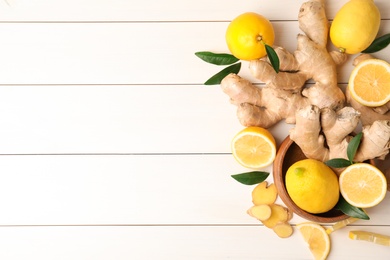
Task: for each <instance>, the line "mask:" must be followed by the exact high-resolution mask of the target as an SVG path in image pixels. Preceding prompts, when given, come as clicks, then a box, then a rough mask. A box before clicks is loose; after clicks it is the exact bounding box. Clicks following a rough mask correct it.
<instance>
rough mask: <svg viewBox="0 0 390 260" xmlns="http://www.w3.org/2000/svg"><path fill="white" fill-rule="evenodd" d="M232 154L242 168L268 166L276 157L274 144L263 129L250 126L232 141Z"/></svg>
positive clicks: (267, 132) (269, 135)
mask: <svg viewBox="0 0 390 260" xmlns="http://www.w3.org/2000/svg"><path fill="white" fill-rule="evenodd" d="M231 149H232V154H233V156H234V158H235V159H236V160H237V161H238V162H239V163H240V164H241V165H243V166H244V167H247V168H252V169H257V168H263V167H266V166H268V165H270V164H271V163H272V162H273V161H274V160H275V156H276V142H275V138H274V137H273V136H272V134H271V133H270V132H269V131H268V130H267V129H265V128H261V127H256V126H250V127H246V128H244V129H243V130H241V131H240V132H238V133H237V134H236V135H235V136H234V138H233V140H232V146H231Z"/></svg>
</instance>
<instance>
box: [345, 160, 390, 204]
mask: <svg viewBox="0 0 390 260" xmlns="http://www.w3.org/2000/svg"><path fill="white" fill-rule="evenodd" d="M339 185H340V192H341V195H342V196H343V197H344V199H345V200H346V201H347V202H348V203H349V204H351V205H353V206H355V207H359V208H370V207H373V206H376V205H378V204H379V203H380V202H381V201H382V200H383V199H384V198H385V195H386V192H387V181H386V178H385V176H384V174H383V173H382V172H381V171H380V170H379V169H378V168H376V167H375V166H373V165H371V164H368V163H355V164H352V165H351V166H348V167H347V168H346V169H345V170H344V171H343V172H342V173H341V174H340V177H339Z"/></svg>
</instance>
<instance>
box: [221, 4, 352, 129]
mask: <svg viewBox="0 0 390 260" xmlns="http://www.w3.org/2000/svg"><path fill="white" fill-rule="evenodd" d="M298 22H299V27H300V29H301V30H302V31H303V32H304V34H299V35H298V37H297V50H296V51H295V52H294V53H290V52H288V51H287V50H286V49H284V48H282V47H277V48H275V51H276V53H277V55H278V57H279V60H280V72H279V73H276V72H275V71H274V69H273V67H272V65H271V64H270V63H269V62H268V60H267V59H266V58H263V59H260V60H253V61H250V65H249V68H250V71H251V73H252V75H253V76H254V77H256V78H257V79H259V80H260V81H262V82H264V83H265V85H264V86H262V87H259V86H255V85H253V84H252V83H251V82H249V81H248V80H246V79H243V78H241V77H239V76H238V75H235V74H230V75H228V76H226V77H225V78H224V79H223V80H222V82H221V88H222V90H223V91H224V92H225V93H226V94H227V95H228V96H229V97H230V100H231V102H232V103H233V104H235V105H237V106H238V109H237V116H238V118H239V121H240V123H241V124H243V125H244V126H261V127H264V128H269V127H271V126H273V125H274V124H276V123H278V122H279V121H281V120H283V119H284V120H285V121H286V123H289V124H293V123H295V112H296V111H297V110H299V109H301V108H303V107H306V106H307V105H315V106H317V107H319V108H325V107H329V108H331V109H334V110H338V109H340V108H342V107H343V106H344V104H345V95H344V93H343V92H342V90H341V89H340V88H339V86H338V85H337V70H336V68H337V65H339V64H342V63H343V62H345V60H346V54H345V53H340V52H337V51H332V52H329V51H328V50H327V39H328V32H329V23H328V20H327V17H326V13H325V9H324V0H311V1H309V2H306V3H304V4H303V5H302V6H301V9H300V12H299V16H298ZM309 79H313V81H314V82H315V83H314V84H312V85H311V86H308V87H306V86H305V83H306V81H307V80H309Z"/></svg>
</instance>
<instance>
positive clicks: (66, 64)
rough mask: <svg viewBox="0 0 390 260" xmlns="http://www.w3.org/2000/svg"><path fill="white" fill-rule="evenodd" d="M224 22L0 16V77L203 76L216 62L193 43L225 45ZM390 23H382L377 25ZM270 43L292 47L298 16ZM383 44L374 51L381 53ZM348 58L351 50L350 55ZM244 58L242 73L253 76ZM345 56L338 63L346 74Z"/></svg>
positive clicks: (196, 79)
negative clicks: (11, 19) (13, 19)
mask: <svg viewBox="0 0 390 260" xmlns="http://www.w3.org/2000/svg"><path fill="white" fill-rule="evenodd" d="M226 26H227V22H204V23H54V24H53V23H38V24H31V23H12V24H0V34H1V35H2V36H3V40H2V42H1V44H0V47H1V48H0V56H1V57H2V59H1V61H0V71H1V72H2V77H1V78H0V84H202V83H203V82H205V81H206V80H207V79H208V78H209V77H210V76H211V75H213V74H215V73H217V72H218V71H220V70H221V67H218V66H215V65H211V64H208V63H205V62H203V61H201V60H200V59H198V58H197V57H196V56H195V55H194V53H195V52H197V51H214V52H228V50H227V47H226V43H225V39H224V33H225V30H226ZM389 26H390V20H387V21H385V22H384V23H383V27H382V32H385V28H387V27H389ZM275 30H276V34H277V40H276V43H275V44H276V45H280V46H284V47H285V48H287V49H288V50H289V51H294V50H295V48H296V40H295V38H296V35H297V34H298V33H299V32H300V31H299V29H298V25H297V22H286V21H283V22H276V23H275ZM389 54H390V48H386V49H385V50H383V51H382V52H380V53H378V57H379V58H384V59H385V58H386V57H388V56H389ZM351 59H352V56H351ZM247 67H248V63H247V62H244V64H243V69H242V73H241V75H242V76H244V77H247V78H249V79H251V80H253V81H255V80H254V79H253V78H252V77H251V76H250V74H249V72H248V69H247ZM351 69H352V65H351V62H350V61H349V62H347V63H346V64H345V65H344V66H343V67H342V68H341V70H340V75H339V81H340V82H344V83H345V82H347V80H348V75H349V72H350V71H351Z"/></svg>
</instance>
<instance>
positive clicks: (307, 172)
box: [285, 159, 340, 214]
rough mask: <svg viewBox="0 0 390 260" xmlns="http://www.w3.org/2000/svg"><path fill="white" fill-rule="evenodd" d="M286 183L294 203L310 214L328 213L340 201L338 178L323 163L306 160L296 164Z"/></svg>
mask: <svg viewBox="0 0 390 260" xmlns="http://www.w3.org/2000/svg"><path fill="white" fill-rule="evenodd" d="M285 182H286V188H287V193H288V194H289V195H290V197H291V199H292V200H293V201H294V203H295V204H296V205H297V206H298V207H299V208H301V209H303V210H305V211H307V212H309V213H314V214H317V213H324V212H327V211H329V210H331V209H332V208H333V207H334V206H335V205H336V204H337V202H338V200H339V196H340V190H339V181H338V177H337V175H336V174H335V173H334V172H333V170H332V169H331V168H330V167H328V166H327V165H326V164H325V163H323V162H321V161H317V160H313V159H304V160H300V161H298V162H296V163H294V164H293V165H291V166H290V167H289V168H288V170H287V173H286V179H285Z"/></svg>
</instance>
